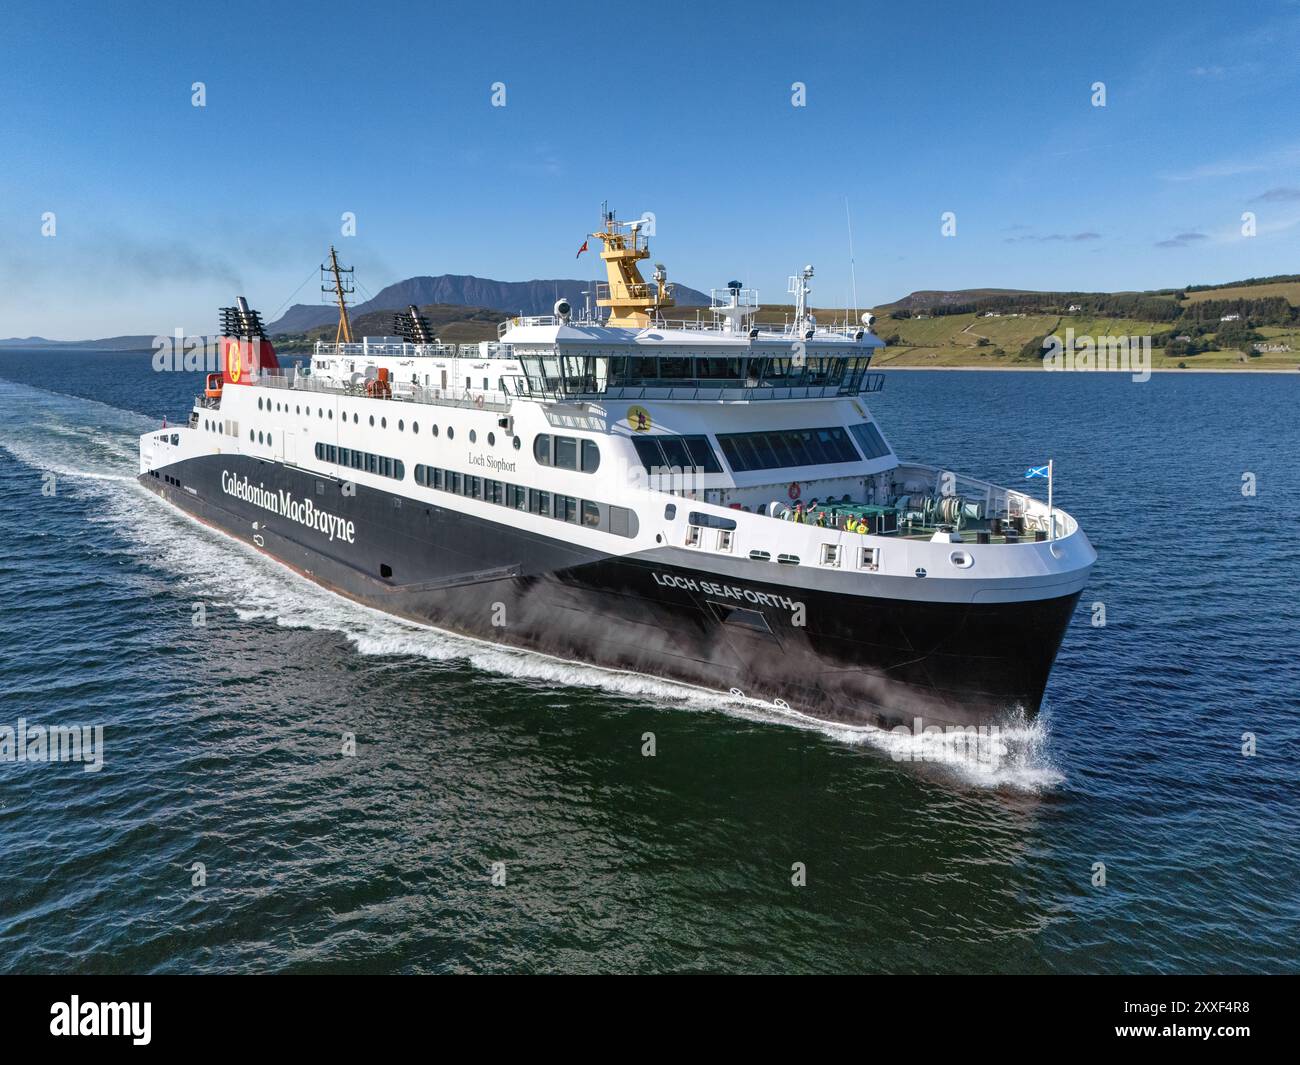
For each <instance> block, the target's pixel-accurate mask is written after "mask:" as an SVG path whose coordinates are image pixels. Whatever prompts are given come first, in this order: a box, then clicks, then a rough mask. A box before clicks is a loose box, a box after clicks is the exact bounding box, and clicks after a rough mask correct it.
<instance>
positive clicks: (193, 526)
mask: <svg viewBox="0 0 1300 1065" xmlns="http://www.w3.org/2000/svg"><path fill="white" fill-rule="evenodd" d="M155 428H157V426H156V424H154V422H153V421H152V420H151V419H149V418H146V417H144V416H142V415H139V414H135V413H133V412H129V411H123V410H120V409H119V408H115V407H111V406H108V405H106V404H102V403H98V402H96V401H93V400H87V399H80V398H77V397H72V396H66V395H63V394H60V393H50V392H45V391H42V390H40V389H35V388H30V387H28V386H25V385H16V384H12V383H10V382H6V381H0V447H3V448H4V449H5V450H7V451H8V452H9V453H10V454H11V455H13V456H14V458H15V459H17V460H18V461H19V462H21V463H23V464H24V465H26V466H28V467H31V468H32V469H33V470H35V471H37V472H39V473H41V474H44V473H47V472H49V473H53V474H55V476H56V478H57V479H58V481H59V482H61V484H60V487H59V488H58V491H60V492H63V491H68V492H71V493H74V494H77V495H80V496H83V497H84V498H86V499H87V500H88V501H89V502H90V503H91V504H92V505H91V507H90V511H89V520H90V522H91V523H92V524H93V525H95V526H96V527H97V528H98V529H99V530H100V531H102V533H103V534H104V536H105V537H106V538H111V539H113V540H115V541H118V542H120V543H122V544H123V545H124V547H125V549H126V550H128V551H129V552H130V553H131V554H132V555H133V556H134V557H136V558H138V559H141V560H143V561H145V562H146V563H147V564H148V565H150V566H151V567H153V568H155V569H158V570H160V571H162V572H164V573H166V574H167V575H168V576H169V577H170V578H171V579H173V580H174V581H175V582H176V590H177V593H178V594H181V595H183V596H186V597H189V598H192V599H194V600H202V601H206V602H208V603H209V604H218V605H224V606H226V607H228V608H229V609H230V610H232V611H233V612H234V614H235V615H236V616H237V617H238V618H239V619H240V620H242V621H248V622H253V621H269V622H274V623H275V624H277V625H280V626H283V627H286V628H301V629H313V630H321V631H332V632H338V633H341V634H342V635H343V636H344V637H345V638H346V639H348V640H349V641H350V642H351V643H352V645H353V646H354V647H355V649H356V651H357V653H359V654H362V655H376V656H411V657H416V658H422V659H425V660H428V661H432V662H468V663H469V664H471V665H472V666H474V667H475V668H477V669H480V670H485V671H489V672H492V673H496V674H499V675H502V676H507V677H512V678H516V679H519V680H523V681H528V682H534V683H538V684H545V685H555V686H557V687H568V686H573V685H578V686H581V687H586V688H595V689H599V690H602V691H605V692H608V693H609V694H611V695H613V696H616V697H620V698H634V699H637V700H639V701H642V702H646V701H649V702H651V703H653V704H655V705H661V706H665V707H675V708H679V709H685V710H703V711H712V712H720V713H725V714H728V715H731V716H735V717H740V718H742V719H745V720H749V721H754V722H761V723H768V724H775V725H782V726H786V727H794V728H800V729H804V730H808V731H811V732H815V733H819V734H821V735H822V736H825V737H826V738H828V739H830V740H831V741H833V742H836V743H842V744H846V745H850V746H855V747H861V748H863V749H864V750H866V749H869V750H871V751H873V752H875V753H877V754H879V755H880V756H883V757H887V758H890V759H891V760H894V761H897V762H899V763H900V765H913V766H919V767H923V771H925V772H927V773H930V772H933V773H935V774H937V775H939V776H943V777H946V778H948V779H952V780H955V781H958V782H960V783H963V784H967V785H974V786H978V787H986V788H1006V789H1012V790H1018V791H1030V792H1040V791H1043V790H1047V789H1051V788H1053V787H1055V786H1057V785H1058V784H1060V783H1061V782H1062V781H1063V779H1064V778H1063V776H1062V775H1061V774H1060V773H1059V771H1057V769H1056V768H1055V767H1054V766H1053V765H1052V763H1051V760H1050V757H1049V756H1048V753H1047V750H1046V746H1047V744H1046V740H1047V732H1046V727H1045V725H1044V724H1043V722H1042V720H1041V718H1040V719H1038V720H1036V721H1034V722H1026V721H1025V720H1024V719H1023V717H1021V718H1019V719H1017V718H1015V717H1012V718H1010V719H1009V720H1008V722H1007V723H1006V724H1005V725H1004V726H1000V727H999V729H998V730H997V731H996V733H995V734H994V735H993V736H991V737H987V738H986V739H985V740H980V739H978V738H976V739H975V740H974V741H973V742H972V741H971V739H970V738H969V737H956V736H953V735H951V734H948V735H932V734H925V733H922V734H921V735H910V734H909V735H901V734H899V733H895V732H889V731H885V730H883V729H878V728H872V727H869V726H864V727H846V726H842V725H835V724H831V723H828V722H825V721H821V720H819V719H817V718H812V717H808V716H806V715H803V714H800V713H798V712H797V711H795V710H792V709H789V708H787V707H784V706H780V705H774V704H771V703H767V702H763V701H760V700H757V699H752V698H747V697H745V696H742V695H737V694H727V693H723V692H715V691H710V690H708V689H704V688H698V687H694V686H691V685H686V684H681V683H677V682H675V681H669V680H664V679H661V678H656V677H652V676H647V675H645V674H639V673H630V672H624V671H618V670H610V669H605V668H602V667H599V666H590V665H584V664H580V663H574V662H570V661H566V660H563V659H559V658H555V657H552V656H550V655H545V654H540V653H537V652H532V651H524V650H519V649H516V648H509V647H503V646H500V645H498V644H493V643H488V642H486V641H482V640H476V639H473V638H471V637H466V636H460V635H457V634H454V633H448V632H445V631H443V630H440V629H435V628H432V627H429V626H424V625H419V624H416V623H415V622H411V621H407V620H404V619H402V618H396V617H393V616H391V615H389V614H385V613H383V612H382V611H378V610H373V609H371V608H369V607H365V606H362V605H361V604H359V603H355V602H353V601H352V600H350V599H347V598H346V597H343V596H340V595H336V594H334V593H332V592H330V591H328V590H327V589H324V588H321V587H320V586H318V585H316V584H314V583H312V582H311V581H309V580H307V579H306V578H304V577H300V576H299V575H298V574H296V573H294V572H293V571H292V570H289V569H287V568H286V567H284V566H281V565H279V564H278V563H276V562H275V561H274V560H272V559H270V558H268V557H266V556H265V555H263V554H261V553H260V552H258V551H256V550H254V549H253V548H252V547H250V546H248V545H246V544H243V543H241V542H240V541H237V540H234V539H232V538H229V537H227V536H225V535H223V534H221V533H219V532H217V531H215V530H212V529H210V528H208V527H207V526H205V525H203V524H201V523H199V522H197V521H195V520H194V519H192V518H190V517H189V516H188V515H186V514H184V513H182V512H181V511H178V510H176V509H174V508H172V507H171V506H169V505H167V504H166V503H164V502H162V501H161V500H159V499H158V498H157V497H156V496H154V495H153V494H152V493H151V492H148V491H146V490H145V489H144V488H142V487H141V486H140V485H139V484H137V483H136V480H135V473H136V469H137V455H138V438H139V435H140V434H141V433H143V432H148V431H149V430H151V429H155ZM38 513H39V512H38Z"/></svg>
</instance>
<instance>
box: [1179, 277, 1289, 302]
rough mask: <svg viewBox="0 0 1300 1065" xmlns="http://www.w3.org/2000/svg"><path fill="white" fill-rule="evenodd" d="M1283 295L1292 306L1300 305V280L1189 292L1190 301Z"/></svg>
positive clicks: (1264, 297)
mask: <svg viewBox="0 0 1300 1065" xmlns="http://www.w3.org/2000/svg"><path fill="white" fill-rule="evenodd" d="M1270 296H1281V297H1282V298H1283V299H1285V300H1286V301H1287V303H1289V304H1291V306H1292V307H1297V306H1300V281H1280V282H1278V283H1277V284H1275V285H1238V286H1237V287H1236V288H1212V289H1208V290H1206V291H1204V292H1189V293H1187V302H1188V303H1201V302H1203V301H1205V300H1264V299H1268V298H1269V297H1270Z"/></svg>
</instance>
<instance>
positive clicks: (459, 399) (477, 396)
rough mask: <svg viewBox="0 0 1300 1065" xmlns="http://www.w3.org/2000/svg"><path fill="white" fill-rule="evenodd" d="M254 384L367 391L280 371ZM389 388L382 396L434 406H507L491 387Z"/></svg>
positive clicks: (395, 384) (501, 408)
mask: <svg viewBox="0 0 1300 1065" xmlns="http://www.w3.org/2000/svg"><path fill="white" fill-rule="evenodd" d="M290 372H292V371H290ZM254 383H255V384H257V385H260V386H262V387H264V388H281V389H287V390H290V391H295V392H319V393H324V394H326V395H333V396H365V395H366V394H367V393H366V387H365V383H364V382H363V383H359V384H355V385H353V384H345V383H344V382H341V381H335V380H332V379H330V378H322V377H312V376H310V375H306V374H298V373H294V376H292V377H290V376H289V375H288V374H287V373H285V372H283V371H280V372H276V371H265V370H264V371H263V372H262V373H261V375H260V376H259V377H258V379H257V381H256V382H254ZM389 387H390V388H391V390H392V394H391V395H390V396H387V397H386V398H387V399H390V400H393V401H395V402H398V403H426V404H431V405H433V406H438V407H460V408H466V409H468V408H473V409H475V410H491V411H499V412H505V411H508V410H509V409H510V398H509V397H508V396H506V395H504V394H502V393H500V392H496V391H491V390H489V391H488V392H473V391H461V392H459V393H457V392H452V391H448V390H447V389H441V388H425V387H423V386H421V385H412V384H403V383H401V382H395V381H390V382H389ZM498 397H500V398H498Z"/></svg>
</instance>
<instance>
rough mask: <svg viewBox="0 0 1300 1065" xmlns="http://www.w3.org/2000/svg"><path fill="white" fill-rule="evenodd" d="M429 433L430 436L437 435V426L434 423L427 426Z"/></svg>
mask: <svg viewBox="0 0 1300 1065" xmlns="http://www.w3.org/2000/svg"><path fill="white" fill-rule="evenodd" d="M429 433H430V435H431V436H437V435H438V427H437V426H436V425H431V426H430V427H429Z"/></svg>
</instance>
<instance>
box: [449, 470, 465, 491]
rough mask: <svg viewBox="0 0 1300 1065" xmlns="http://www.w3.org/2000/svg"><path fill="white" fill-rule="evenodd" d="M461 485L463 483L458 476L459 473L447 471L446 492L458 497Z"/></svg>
mask: <svg viewBox="0 0 1300 1065" xmlns="http://www.w3.org/2000/svg"><path fill="white" fill-rule="evenodd" d="M463 483H464V479H463V478H462V477H461V475H460V474H459V473H453V472H451V471H450V470H448V471H447V491H448V492H454V493H455V494H456V495H460V493H461V485H462V484H463Z"/></svg>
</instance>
